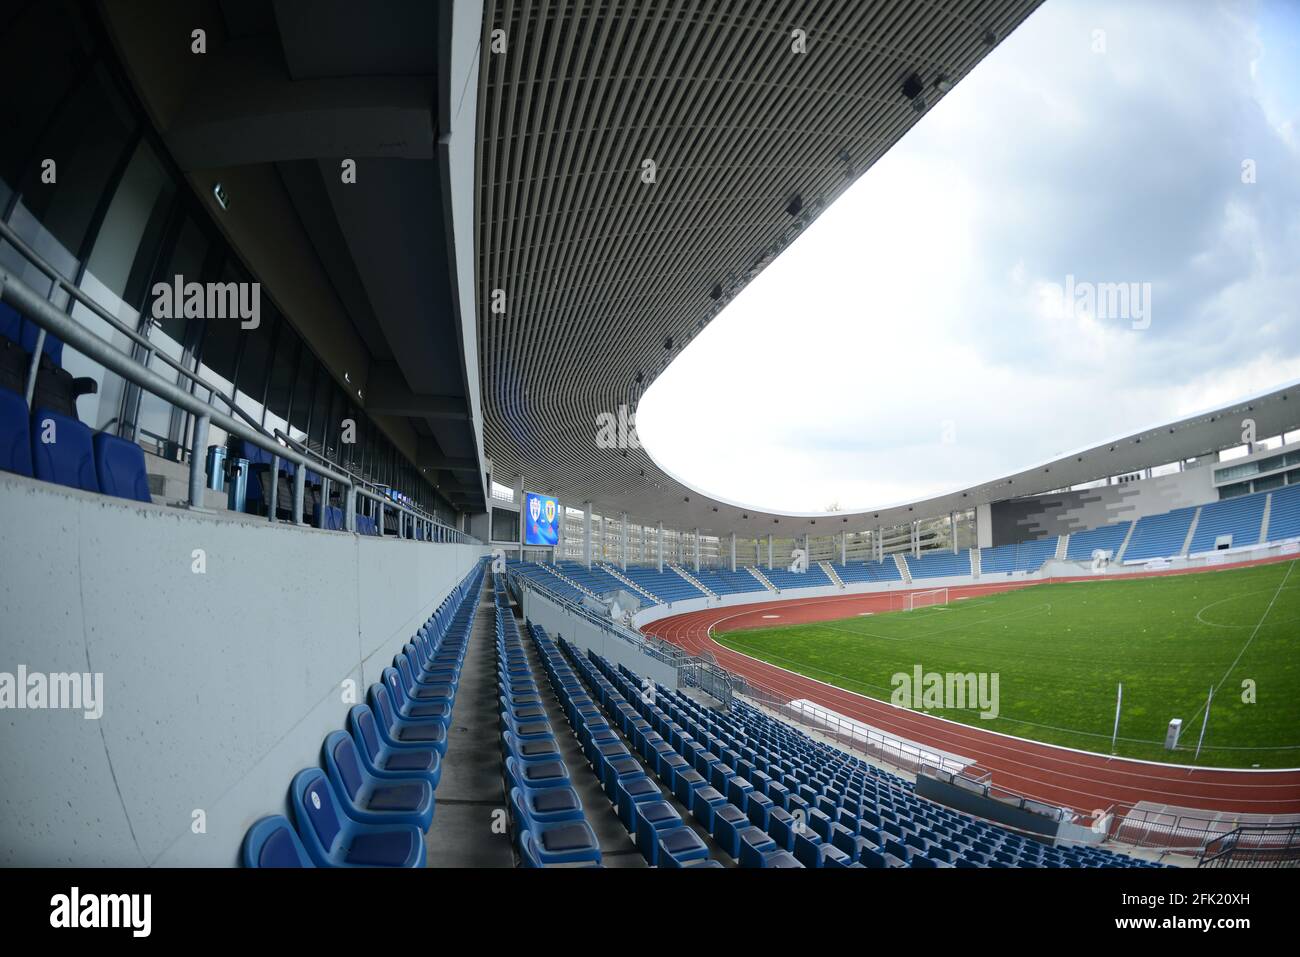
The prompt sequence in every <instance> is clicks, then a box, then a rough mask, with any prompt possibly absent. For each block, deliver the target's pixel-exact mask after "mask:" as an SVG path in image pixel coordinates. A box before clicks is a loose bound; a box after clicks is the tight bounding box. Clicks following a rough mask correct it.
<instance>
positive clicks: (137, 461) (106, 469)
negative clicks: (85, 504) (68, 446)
mask: <svg viewBox="0 0 1300 957" xmlns="http://www.w3.org/2000/svg"><path fill="white" fill-rule="evenodd" d="M92 445H93V447H94V450H95V476H96V478H98V479H99V490H100V491H101V492H103V493H104V494H105V495H116V496H117V497H118V498H129V499H132V500H134V501H136V502H149V501H152V499H151V498H150V497H149V475H148V473H147V472H146V471H145V465H144V449H142V448H140V446H138V445H136V444H135V443H134V442H128V441H127V440H126V439H123V438H119V437H118V436H116V435H109V434H108V433H107V432H100V433H98V434H96V435H95V438H94V441H93V443H92Z"/></svg>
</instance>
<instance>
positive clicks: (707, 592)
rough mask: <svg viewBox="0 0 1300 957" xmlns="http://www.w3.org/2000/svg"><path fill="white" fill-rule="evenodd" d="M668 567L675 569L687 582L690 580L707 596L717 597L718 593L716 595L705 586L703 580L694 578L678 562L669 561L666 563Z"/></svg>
mask: <svg viewBox="0 0 1300 957" xmlns="http://www.w3.org/2000/svg"><path fill="white" fill-rule="evenodd" d="M668 567H669V568H671V569H672V570H673V571H675V572H676V573H677V574H679V575H681V576H682V577H683V578H685V579H686V580H687V581H688V582H690V583H691V584H692V585H694V586H695V587H696V588H698V589H699V590H700V591H702V592H704V594H705V595H707V596H708V597H710V598H717V597H718V595H717V593H716V592H714V591H712V590H710V589H709V588H707V587H705V584H704V582H702V581H700V580H699V579H698V578H696V577H695V576H694V575H692V574H691V573H690V572H688V571H687V570H686V569H685V568H683V567H682V566H681V565H678V564H676V563H675V562H669V563H668Z"/></svg>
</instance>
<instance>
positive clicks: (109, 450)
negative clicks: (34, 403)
mask: <svg viewBox="0 0 1300 957" xmlns="http://www.w3.org/2000/svg"><path fill="white" fill-rule="evenodd" d="M0 470H3V471H6V472H15V473H17V474H18V475H26V476H28V477H30V478H38V479H42V480H44V481H46V482H54V483H55V484H58V485H66V486H68V487H70V488H79V489H81V490H83V491H86V492H101V493H103V494H105V495H115V496H117V497H118V498H126V499H132V500H134V501H138V502H148V501H151V499H150V497H149V476H148V474H147V473H146V471H145V464H144V451H143V450H142V449H141V448H140V446H138V445H136V444H135V443H134V442H128V441H127V440H126V439H123V438H119V437H118V436H116V435H110V434H109V433H107V432H92V431H91V429H90V427H89V426H87V425H85V424H83V423H82V422H80V421H78V420H77V419H75V418H72V417H71V416H67V415H63V414H61V413H58V412H54V411H51V410H50V409H43V408H37V409H35V410H33V411H32V413H31V415H28V413H27V401H26V400H25V399H24V398H23V397H22V396H21V395H19V394H18V393H16V392H13V391H11V390H9V389H5V388H0Z"/></svg>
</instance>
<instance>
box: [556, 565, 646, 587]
mask: <svg viewBox="0 0 1300 957" xmlns="http://www.w3.org/2000/svg"><path fill="white" fill-rule="evenodd" d="M552 567H553V568H555V569H556V570H558V571H559V572H560V573H561V574H562V575H564V576H566V577H567V578H570V579H572V580H573V581H575V582H577V583H578V584H579V585H581V586H582V587H583V588H586V589H587V590H588V591H590V592H592V593H594V594H596V595H609V594H612V593H613V592H616V591H628V590H629V589H628V587H627V583H626V582H621V581H619V580H618V579H617V578H615V577H614V576H613V575H611V574H610V573H609V572H607V571H606V570H605V569H603V568H601V567H600V566H599V565H592V566H591V567H590V568H588V567H587V566H586V565H584V564H582V562H568V561H562V562H559V563H558V564H556V565H553V566H552Z"/></svg>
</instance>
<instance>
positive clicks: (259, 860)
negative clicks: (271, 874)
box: [243, 814, 313, 867]
mask: <svg viewBox="0 0 1300 957" xmlns="http://www.w3.org/2000/svg"><path fill="white" fill-rule="evenodd" d="M243 861H244V866H245V867H312V866H313V865H312V862H311V858H310V857H308V856H307V849H306V848H305V847H303V846H302V840H301V839H300V838H299V837H298V832H297V831H295V830H294V829H293V825H292V824H290V823H289V819H288V818H286V817H284V816H283V815H281V814H272V815H271V816H270V817H264V818H262V819H261V820H260V821H258V822H257V823H256V824H254V825H253V826H252V827H250V828H249V829H248V833H247V834H246V835H244V853H243Z"/></svg>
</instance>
